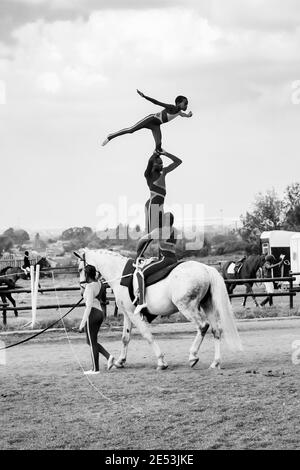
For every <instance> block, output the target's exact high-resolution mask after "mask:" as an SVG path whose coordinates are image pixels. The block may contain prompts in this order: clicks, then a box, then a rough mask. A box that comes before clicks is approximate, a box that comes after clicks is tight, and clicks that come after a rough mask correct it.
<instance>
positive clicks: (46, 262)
mask: <svg viewBox="0 0 300 470" xmlns="http://www.w3.org/2000/svg"><path fill="white" fill-rule="evenodd" d="M37 265H39V266H40V277H42V276H43V275H44V276H51V273H48V272H47V273H43V272H42V271H43V270H44V269H49V268H52V264H51V263H50V261H49V260H47V258H46V257H45V256H42V258H40V259H39V260H38V262H37V263H35V264H33V265H32V266H34V267H36V266H37ZM12 269H14V268H12ZM15 269H19V268H15ZM22 271H23V274H24V275H25V278H24V277H23V278H22V279H30V273H29V272H28V273H27V272H26V271H25V269H24V268H23V269H22Z"/></svg>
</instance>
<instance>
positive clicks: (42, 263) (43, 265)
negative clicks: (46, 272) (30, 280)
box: [37, 256, 51, 269]
mask: <svg viewBox="0 0 300 470" xmlns="http://www.w3.org/2000/svg"><path fill="white" fill-rule="evenodd" d="M37 264H39V265H40V267H41V269H47V268H51V263H49V261H48V260H47V258H46V256H42V258H41V259H39V261H38V262H37Z"/></svg>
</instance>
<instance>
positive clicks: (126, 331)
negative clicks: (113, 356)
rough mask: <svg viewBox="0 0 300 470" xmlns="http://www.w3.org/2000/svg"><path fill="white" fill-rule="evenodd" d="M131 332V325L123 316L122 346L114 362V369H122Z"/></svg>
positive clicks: (125, 316) (126, 317)
mask: <svg viewBox="0 0 300 470" xmlns="http://www.w3.org/2000/svg"><path fill="white" fill-rule="evenodd" d="M131 330H132V323H131V321H130V320H129V318H128V316H127V315H126V314H124V325H123V334H122V346H121V352H120V356H119V359H118V360H117V361H116V362H115V366H116V367H119V368H121V367H124V364H125V362H126V358H127V350H128V344H129V342H130V336H131Z"/></svg>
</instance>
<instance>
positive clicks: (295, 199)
mask: <svg viewBox="0 0 300 470" xmlns="http://www.w3.org/2000/svg"><path fill="white" fill-rule="evenodd" d="M283 201H284V206H285V210H286V215H285V221H284V228H285V229H286V230H295V231H300V183H293V184H290V185H288V186H287V188H286V190H285V193H284V200H283Z"/></svg>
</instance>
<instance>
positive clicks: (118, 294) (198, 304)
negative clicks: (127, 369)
mask: <svg viewBox="0 0 300 470" xmlns="http://www.w3.org/2000/svg"><path fill="white" fill-rule="evenodd" d="M74 254H75V255H76V256H77V257H78V258H79V262H78V271H79V274H80V282H81V284H80V285H82V283H84V282H85V273H84V266H85V265H86V264H91V265H93V266H95V268H96V270H97V271H98V273H99V274H101V275H102V276H103V277H104V278H105V279H106V281H107V282H108V284H109V285H110V286H111V287H112V289H113V291H114V295H115V298H116V302H117V305H118V308H119V311H120V312H121V313H123V315H124V326H123V336H122V350H121V354H120V357H119V359H118V360H117V362H116V366H117V367H124V363H125V362H126V356H127V348H128V344H129V341H130V335H131V330H132V327H133V325H135V326H136V327H137V328H138V330H139V331H140V333H141V334H142V336H143V337H144V338H145V339H146V340H147V341H148V343H149V344H150V345H151V346H152V348H153V351H154V354H155V356H156V358H157V368H158V369H166V368H167V367H168V364H167V362H166V361H165V359H164V355H163V353H162V352H161V350H160V347H159V345H158V344H157V342H156V341H155V340H154V339H153V336H152V333H151V329H150V325H149V324H148V323H147V322H146V321H145V319H144V317H143V316H142V315H140V314H139V313H138V314H135V313H134V310H135V306H134V304H133V303H132V301H131V299H130V296H129V293H128V288H127V287H125V286H122V285H121V284H120V280H121V278H122V274H123V271H124V267H125V265H126V264H127V261H128V259H129V258H126V257H125V256H122V255H120V254H118V253H116V252H112V251H109V250H88V249H85V250H83V251H81V252H80V254H78V253H74ZM133 287H134V289H136V288H137V283H136V281H134V284H133ZM145 299H146V302H147V308H148V311H149V313H151V314H153V315H161V316H164V315H170V314H172V313H175V312H178V311H179V312H181V313H182V314H183V315H184V316H185V317H186V318H187V319H188V320H189V321H192V322H194V324H195V326H196V329H197V335H196V338H195V339H194V341H193V344H192V346H191V348H190V351H189V363H190V366H191V367H193V366H194V365H195V364H196V363H197V362H198V360H199V358H198V356H197V354H198V351H199V348H200V345H201V343H202V341H203V339H204V336H205V333H206V332H207V330H208V328H209V326H211V328H212V333H213V336H214V344H215V355H214V360H213V362H212V364H211V365H210V367H212V368H215V367H218V368H220V362H221V355H220V339H221V331H223V333H224V338H225V340H226V341H227V343H228V345H229V347H231V348H232V349H235V350H236V349H241V342H240V338H239V334H238V332H237V328H236V325H235V320H234V316H233V312H232V307H231V304H230V301H229V297H228V294H227V291H226V287H225V283H224V280H223V279H222V276H221V275H220V273H219V272H218V271H217V270H216V269H215V268H212V267H210V266H206V265H205V264H202V263H199V262H197V261H185V262H182V263H180V264H178V265H177V266H176V267H175V268H174V269H173V270H172V271H171V272H170V273H169V275H168V276H167V277H166V278H165V279H162V280H161V281H159V282H157V283H156V284H153V285H151V286H148V287H147V288H146V296H145Z"/></svg>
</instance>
